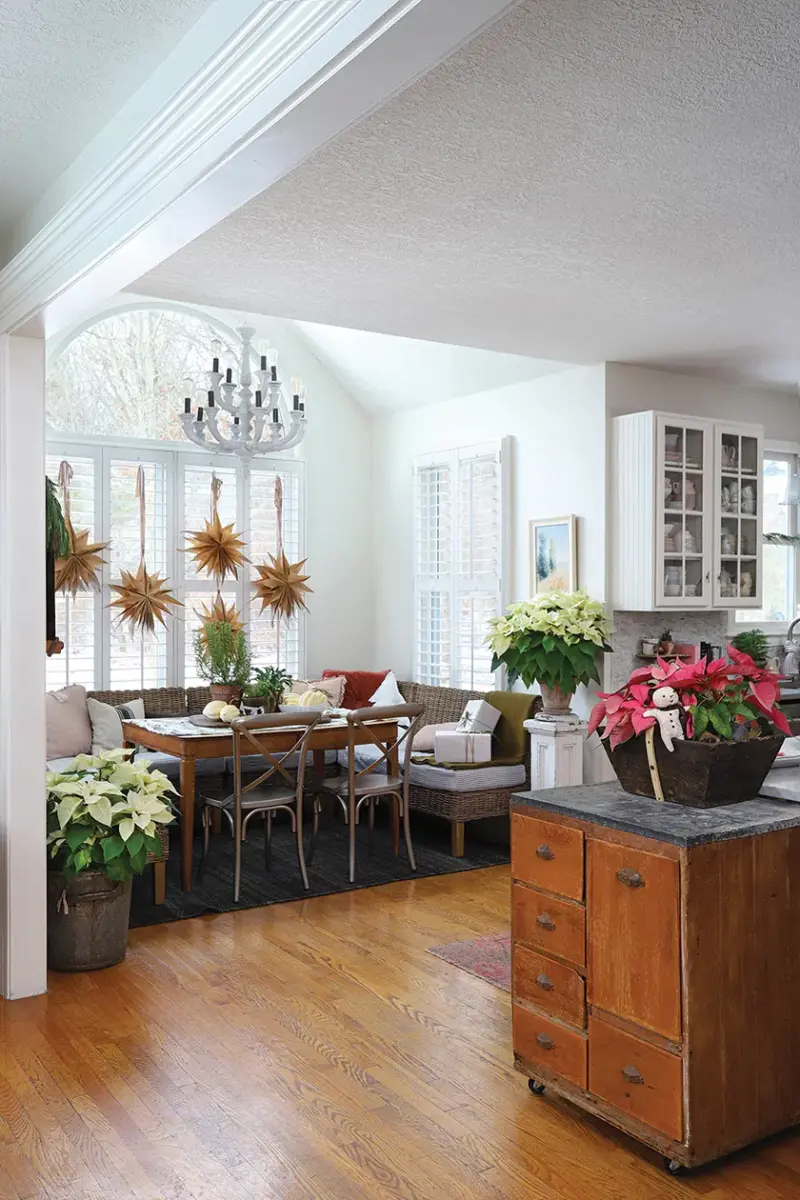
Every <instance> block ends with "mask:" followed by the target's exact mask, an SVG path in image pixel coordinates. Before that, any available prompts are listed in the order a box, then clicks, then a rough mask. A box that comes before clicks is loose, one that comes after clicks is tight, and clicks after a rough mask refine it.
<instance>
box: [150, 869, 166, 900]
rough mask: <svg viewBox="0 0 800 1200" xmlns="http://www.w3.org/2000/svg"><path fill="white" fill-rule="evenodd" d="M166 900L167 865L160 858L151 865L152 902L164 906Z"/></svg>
mask: <svg viewBox="0 0 800 1200" xmlns="http://www.w3.org/2000/svg"><path fill="white" fill-rule="evenodd" d="M166 899H167V863H166V860H165V859H163V858H161V859H159V860H158V862H154V863H153V900H154V902H155V903H156V904H164V903H165V901H166Z"/></svg>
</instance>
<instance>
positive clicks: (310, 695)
mask: <svg viewBox="0 0 800 1200" xmlns="http://www.w3.org/2000/svg"><path fill="white" fill-rule="evenodd" d="M328 700H329V697H328V696H327V695H326V694H325V692H321V691H320V690H319V688H309V690H308V691H307V692H303V694H302V696H301V697H300V703H301V704H302V705H303V707H304V708H315V707H316V706H317V705H319V704H327V703H328Z"/></svg>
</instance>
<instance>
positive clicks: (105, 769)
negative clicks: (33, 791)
mask: <svg viewBox="0 0 800 1200" xmlns="http://www.w3.org/2000/svg"><path fill="white" fill-rule="evenodd" d="M131 754H132V751H131V750H104V751H103V752H102V753H101V754H98V755H91V754H79V755H77V757H76V758H74V759H73V760H72V762H71V763H69V765H68V766H67V768H66V770H64V771H57V772H56V771H51V772H48V775H47V781H46V786H47V845H48V847H49V857H50V863H49V871H48V876H47V896H48V921H47V959H48V964H49V966H51V967H52V968H53V969H54V970H56V971H88V970H95V969H96V968H98V967H109V966H111V965H112V964H113V963H117V962H119V961H120V960H121V959H123V958H124V957H125V948H126V945H127V940H128V917H129V913H130V905H131V879H132V877H133V876H134V875H138V874H140V873H141V872H142V871H143V870H144V868H145V866H146V864H147V860H148V855H149V854H154V855H157V856H160V855H161V853H162V850H163V848H162V844H161V837H160V830H161V829H162V827H163V826H165V825H167V824H169V822H171V821H172V820H173V819H174V814H173V811H172V804H171V801H170V793H172V792H174V791H175V789H174V787H173V786H172V784H171V783H170V781H169V779H167V777H166V775H165V774H164V773H163V772H162V771H154V770H149V769H148V763H147V761H146V760H145V759H142V760H137V761H136V762H134V761H132V759H131Z"/></svg>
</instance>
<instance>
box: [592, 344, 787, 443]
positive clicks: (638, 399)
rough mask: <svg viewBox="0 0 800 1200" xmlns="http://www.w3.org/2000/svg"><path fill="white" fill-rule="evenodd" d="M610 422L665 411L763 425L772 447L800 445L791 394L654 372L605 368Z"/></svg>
mask: <svg viewBox="0 0 800 1200" xmlns="http://www.w3.org/2000/svg"><path fill="white" fill-rule="evenodd" d="M606 404H607V408H608V414H609V416H610V417H617V416H620V414H622V413H630V412H642V411H646V410H648V409H660V410H661V411H663V412H675V413H689V414H690V415H692V416H695V417H709V418H712V419H715V418H716V419H721V420H729V421H743V422H751V423H753V424H756V425H763V426H764V432H765V437H766V438H767V440H769V441H782V442H798V441H800V400H798V397H797V396H796V395H791V394H789V393H787V392H778V391H767V390H766V389H765V388H752V387H742V386H740V385H738V384H730V383H719V382H717V381H716V380H712V379H701V378H697V377H695V376H693V375H678V374H676V373H674V372H672V371H659V370H655V369H654V368H651V367H632V366H627V365H626V364H624V363H607V364H606Z"/></svg>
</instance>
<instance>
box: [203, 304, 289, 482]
mask: <svg viewBox="0 0 800 1200" xmlns="http://www.w3.org/2000/svg"><path fill="white" fill-rule="evenodd" d="M236 332H237V333H238V335H239V337H240V338H241V342H242V353H241V364H240V367H239V383H238V384H236V383H234V381H233V370H232V369H231V368H230V367H228V369H227V370H226V372H225V377H224V379H223V377H222V373H221V372H220V369H219V356H220V354H221V352H222V343H221V342H218V341H216V342H214V343H212V354H213V356H214V358H213V363H212V367H211V370H210V372H209V374H208V382H209V388H208V391H207V392H206V396H205V404H198V407H197V411H196V413H193V412H192V397H191V392H192V391H193V390H194V385H193V383H192V380H191V379H186V380H184V391H185V399H184V402H183V404H184V411H183V413H182V415H181V421H182V424H183V432H184V433H185V434H186V436H187V438H188V439H189V441H190V442H194V444H195V445H196V446H202V447H203V449H205V450H211V451H213V452H214V453H218V452H219V451H222V452H223V453H225V454H238V455H239V457H240V458H243V459H249V458H252V457H253V455H254V454H275V453H276V452H277V451H278V450H288V449H289V448H290V447H291V446H296V445H297V444H298V442H301V441H302V440H303V438H304V437H305V432H306V415H305V407H306V402H305V396H306V389H305V387H304V386H303V385H302V383H301V382H300V380H299V379H293V380H292V383H291V393H292V396H291V403H290V402H289V400H288V399H287V397H286V395H285V393H284V390H283V384H282V383H281V381H280V380H279V379H278V352H277V351H276V350H274V349H273V350H267V351H266V353H264V354H261V355H260V356H257V355H256V353H255V350H254V349H253V346H252V341H253V338H254V337H255V334H256V330H255V329H253V328H252V327H251V326H250V325H241V326H240V327H239V328H238V329H237V330H236ZM252 361H259V369H258V370H256V371H255V372H253V371H251V362H252ZM254 375H255V381H256V384H257V387H256V391H255V393H254V392H253V382H254V380H253V376H254Z"/></svg>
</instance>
